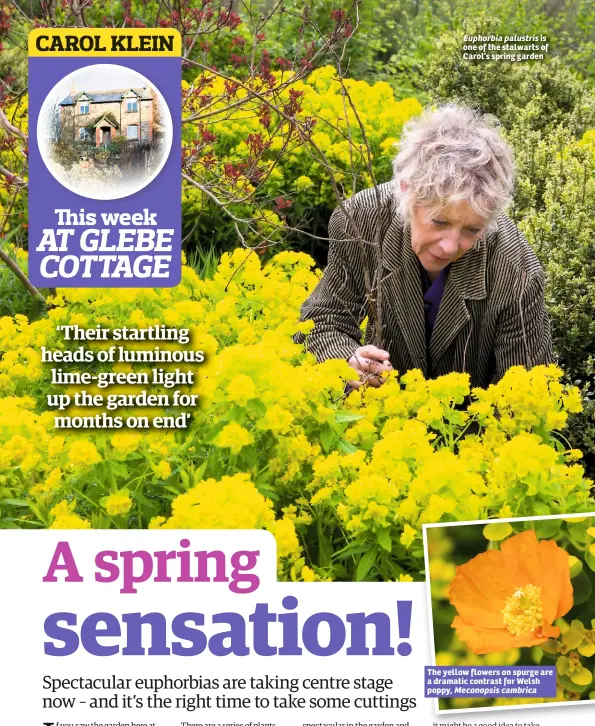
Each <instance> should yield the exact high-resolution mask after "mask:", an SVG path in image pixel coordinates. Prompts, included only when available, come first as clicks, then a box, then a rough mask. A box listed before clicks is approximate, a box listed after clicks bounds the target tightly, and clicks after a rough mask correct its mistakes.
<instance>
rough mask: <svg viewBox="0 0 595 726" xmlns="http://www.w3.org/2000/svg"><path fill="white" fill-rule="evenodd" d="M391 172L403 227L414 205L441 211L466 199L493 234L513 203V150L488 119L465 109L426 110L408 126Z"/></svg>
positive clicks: (460, 107)
mask: <svg viewBox="0 0 595 726" xmlns="http://www.w3.org/2000/svg"><path fill="white" fill-rule="evenodd" d="M393 170H394V182H395V188H396V195H397V201H398V204H399V212H400V214H401V215H402V217H403V219H404V220H405V221H406V222H407V223H408V222H409V218H410V213H411V209H412V207H413V205H414V204H421V205H423V206H427V207H430V208H435V209H436V211H439V210H440V209H442V208H444V207H445V206H446V205H447V204H453V203H456V202H460V201H465V202H467V203H469V204H470V205H471V207H472V209H473V210H474V211H475V212H476V213H477V214H479V215H481V216H482V217H486V218H487V219H488V226H487V230H488V231H491V230H493V229H494V228H495V227H496V219H497V217H498V215H499V214H500V213H501V212H502V211H503V210H504V208H505V207H506V206H507V205H508V204H509V203H510V201H511V199H512V192H513V189H514V160H513V155H512V149H511V148H510V146H509V145H508V144H507V143H506V141H504V139H503V138H502V136H501V135H500V133H499V131H498V130H497V128H496V126H495V124H494V123H493V122H492V121H491V120H490V118H489V117H487V116H484V115H482V114H480V113H479V112H477V111H475V110H473V109H471V108H467V107H465V106H457V105H455V104H446V105H444V106H440V107H438V108H437V109H434V110H431V109H427V110H426V111H424V113H423V114H422V115H421V116H418V117H417V118H414V119H412V120H411V121H410V122H409V123H407V124H406V125H405V127H404V129H403V135H402V138H401V141H400V143H399V153H398V154H397V156H396V158H395V160H394V162H393Z"/></svg>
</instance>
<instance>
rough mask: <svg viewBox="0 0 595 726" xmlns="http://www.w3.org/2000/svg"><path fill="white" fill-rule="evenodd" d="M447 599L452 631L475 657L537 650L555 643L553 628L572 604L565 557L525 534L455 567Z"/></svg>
mask: <svg viewBox="0 0 595 726" xmlns="http://www.w3.org/2000/svg"><path fill="white" fill-rule="evenodd" d="M449 596H450V602H451V603H452V604H453V605H454V606H455V608H456V609H457V612H458V615H457V616H456V617H455V619H454V620H453V623H452V627H453V628H456V631H457V635H458V636H459V638H460V639H461V640H462V641H463V642H465V643H466V644H467V645H468V646H469V648H470V649H471V650H472V651H473V652H474V653H478V654H480V653H493V652H495V651H500V650H508V649H509V648H522V647H527V646H531V645H539V644H540V643H543V642H545V641H546V640H547V639H548V638H557V637H558V635H559V634H560V629H559V628H558V627H556V626H553V625H552V623H553V621H554V620H555V619H556V618H560V617H562V615H565V614H566V613H567V612H568V611H569V610H570V608H571V607H572V605H573V602H574V598H573V592H572V585H571V583H570V568H569V565H568V553H567V552H566V551H565V550H563V549H562V548H561V547H558V545H557V544H556V543H555V542H554V541H552V540H542V541H541V542H538V541H537V537H536V536H535V532H534V531H533V530H532V529H530V530H527V531H526V532H522V533H521V534H517V535H515V536H514V537H510V539H507V540H506V541H504V542H503V543H502V547H501V549H500V551H497V550H490V551H489V552H482V554H480V555H477V557H474V558H473V559H472V560H469V562H467V563H466V564H464V565H461V566H460V567H457V574H456V575H455V578H454V580H453V581H452V583H451V585H450V590H449Z"/></svg>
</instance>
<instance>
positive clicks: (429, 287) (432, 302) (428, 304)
mask: <svg viewBox="0 0 595 726" xmlns="http://www.w3.org/2000/svg"><path fill="white" fill-rule="evenodd" d="M420 268H421V287H422V291H423V294H424V314H425V318H426V343H427V345H428V346H429V344H430V338H431V337H432V331H433V330H434V323H435V322H436V317H437V316H438V309H439V307H440V301H441V300H442V295H443V294H444V288H445V286H446V278H447V277H448V273H449V270H450V265H447V266H446V267H445V268H444V269H443V270H440V274H439V275H438V277H437V278H436V279H435V280H434V282H432V281H431V280H430V278H429V277H428V273H427V272H426V271H425V270H424V268H423V267H421V265H420Z"/></svg>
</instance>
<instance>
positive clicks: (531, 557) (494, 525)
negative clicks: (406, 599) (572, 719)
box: [424, 513, 595, 711]
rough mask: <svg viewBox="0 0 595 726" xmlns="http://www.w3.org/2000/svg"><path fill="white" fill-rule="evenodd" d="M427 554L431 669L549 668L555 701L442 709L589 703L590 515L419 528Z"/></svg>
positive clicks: (491, 701) (443, 702) (592, 664)
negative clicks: (553, 671) (553, 679)
mask: <svg viewBox="0 0 595 726" xmlns="http://www.w3.org/2000/svg"><path fill="white" fill-rule="evenodd" d="M424 549H425V565H426V573H427V578H428V599H429V610H430V613H431V621H432V622H431V626H432V633H433V646H434V661H433V665H434V666H446V667H448V666H452V667H454V668H456V667H458V666H487V667H496V666H508V667H512V666H536V665H540V666H555V667H556V695H555V697H553V698H527V697H523V698H514V699H513V698H493V697H488V696H486V695H485V694H484V695H481V696H477V697H465V698H456V697H451V698H441V699H439V710H440V711H442V710H453V709H475V708H486V707H488V708H489V707H506V706H509V707H510V706H514V707H518V706H529V705H531V706H535V704H551V703H561V702H562V703H566V702H573V703H583V704H585V705H586V704H588V703H589V702H590V703H591V704H594V699H595V680H594V673H595V599H594V597H593V592H594V590H595V513H585V514H582V515H574V516H573V515H568V516H563V515H559V516H543V517H532V518H527V519H509V520H490V521H483V522H474V523H466V524H461V523H458V522H457V523H448V524H439V525H425V526H424ZM594 705H595V704H594Z"/></svg>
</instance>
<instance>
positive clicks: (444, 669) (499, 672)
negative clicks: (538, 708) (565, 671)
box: [425, 666, 556, 698]
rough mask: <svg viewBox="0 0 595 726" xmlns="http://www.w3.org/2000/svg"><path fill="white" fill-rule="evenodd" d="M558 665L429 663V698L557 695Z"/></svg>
mask: <svg viewBox="0 0 595 726" xmlns="http://www.w3.org/2000/svg"><path fill="white" fill-rule="evenodd" d="M555 695H556V668H555V666H426V668H425V696H426V698H554V697H555Z"/></svg>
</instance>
